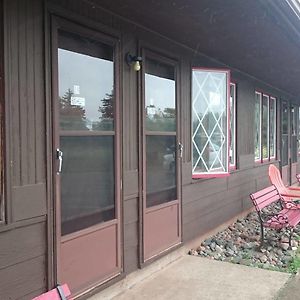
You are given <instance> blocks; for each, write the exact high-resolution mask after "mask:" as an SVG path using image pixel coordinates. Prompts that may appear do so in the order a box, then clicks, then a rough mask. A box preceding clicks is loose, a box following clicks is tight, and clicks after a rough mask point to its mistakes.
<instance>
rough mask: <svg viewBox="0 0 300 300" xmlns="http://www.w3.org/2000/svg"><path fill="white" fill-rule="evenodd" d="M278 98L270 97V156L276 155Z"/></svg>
mask: <svg viewBox="0 0 300 300" xmlns="http://www.w3.org/2000/svg"><path fill="white" fill-rule="evenodd" d="M275 124H276V99H275V98H270V157H275V151H276V129H275V128H276V127H275Z"/></svg>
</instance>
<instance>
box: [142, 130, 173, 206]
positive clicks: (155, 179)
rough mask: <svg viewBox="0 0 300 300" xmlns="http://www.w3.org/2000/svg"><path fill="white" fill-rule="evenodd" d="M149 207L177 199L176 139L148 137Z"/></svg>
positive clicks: (147, 176) (147, 173) (170, 137)
mask: <svg viewBox="0 0 300 300" xmlns="http://www.w3.org/2000/svg"><path fill="white" fill-rule="evenodd" d="M146 179H147V191H146V192H147V198H146V203H147V207H151V206H154V205H158V204H162V203H165V202H169V201H172V200H176V199H177V189H176V137H175V136H159V135H153V136H152V135H151V136H147V137H146Z"/></svg>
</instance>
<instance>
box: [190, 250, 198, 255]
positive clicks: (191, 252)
mask: <svg viewBox="0 0 300 300" xmlns="http://www.w3.org/2000/svg"><path fill="white" fill-rule="evenodd" d="M189 254H190V255H194V256H197V255H198V252H197V251H196V250H193V249H192V250H190V252H189Z"/></svg>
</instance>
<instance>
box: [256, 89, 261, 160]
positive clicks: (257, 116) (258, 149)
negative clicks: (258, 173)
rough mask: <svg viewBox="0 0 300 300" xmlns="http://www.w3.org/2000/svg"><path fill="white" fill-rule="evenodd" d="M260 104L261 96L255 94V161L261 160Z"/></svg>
mask: <svg viewBox="0 0 300 300" xmlns="http://www.w3.org/2000/svg"><path fill="white" fill-rule="evenodd" d="M260 103H261V94H260V93H255V107H254V147H255V159H256V160H257V159H260V143H261V141H260V138H261V135H260V121H261V120H260Z"/></svg>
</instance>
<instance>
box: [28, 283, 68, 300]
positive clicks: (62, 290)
mask: <svg viewBox="0 0 300 300" xmlns="http://www.w3.org/2000/svg"><path fill="white" fill-rule="evenodd" d="M70 295H71V292H70V289H69V287H68V285H67V284H64V285H58V286H57V287H56V288H55V289H53V290H51V291H49V292H46V293H44V294H42V295H40V296H37V297H35V298H33V299H32V300H72V298H70V297H69V296H70Z"/></svg>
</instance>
